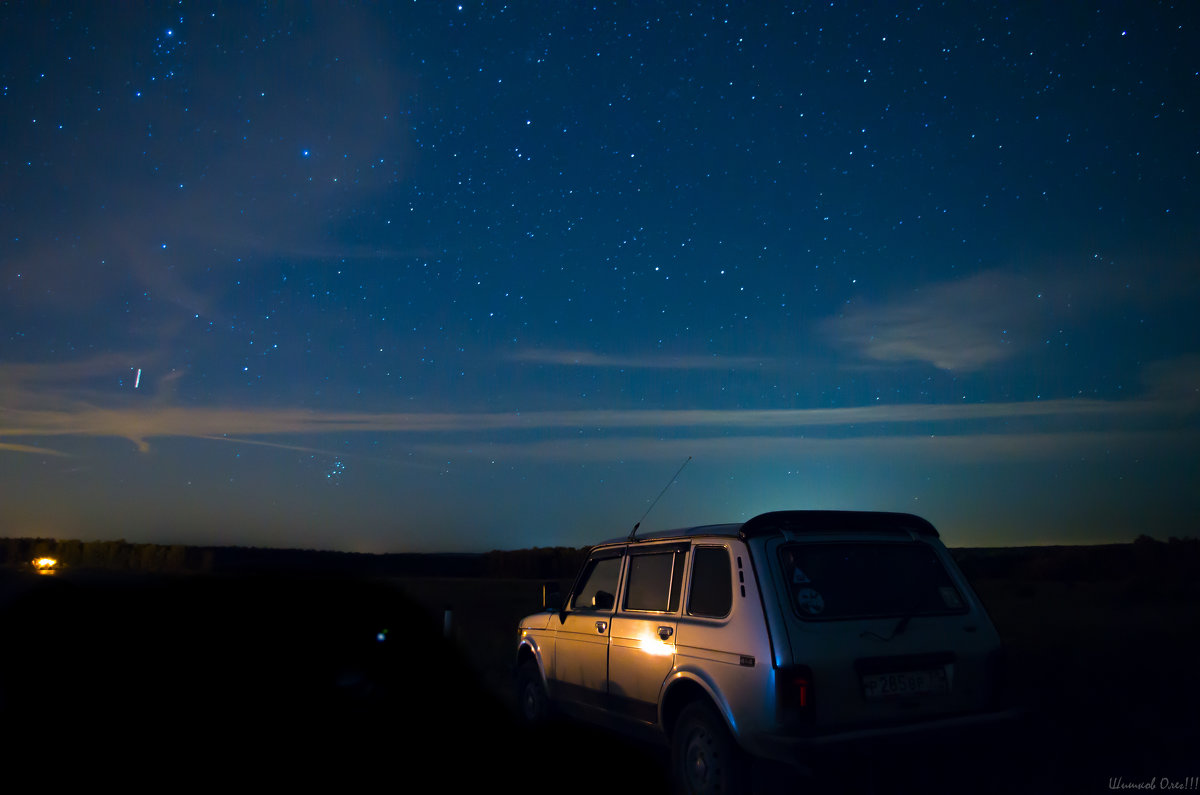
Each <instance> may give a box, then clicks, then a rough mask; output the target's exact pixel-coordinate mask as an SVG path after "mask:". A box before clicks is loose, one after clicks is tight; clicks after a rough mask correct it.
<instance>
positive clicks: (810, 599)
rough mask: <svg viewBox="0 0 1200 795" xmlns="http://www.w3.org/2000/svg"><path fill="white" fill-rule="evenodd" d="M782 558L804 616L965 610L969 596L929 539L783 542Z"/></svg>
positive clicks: (794, 604)
mask: <svg viewBox="0 0 1200 795" xmlns="http://www.w3.org/2000/svg"><path fill="white" fill-rule="evenodd" d="M779 561H780V565H781V567H782V571H783V576H784V579H785V581H786V582H787V587H788V590H789V594H790V596H791V602H792V609H793V610H795V611H796V614H797V615H798V616H800V618H803V619H805V620H810V621H811V620H830V619H845V618H868V617H874V616H919V615H937V614H947V613H964V612H966V610H967V603H966V600H965V599H964V598H963V595H962V593H960V592H959V590H958V588H957V587H955V585H954V582H953V581H952V580H951V579H950V575H949V573H948V572H947V571H946V568H945V566H943V565H942V562H941V561H940V560H939V559H938V556H937V553H936V552H935V551H934V549H933V548H932V547H931V546H929V545H928V544H926V543H923V542H920V541H916V542H907V543H887V542H844V543H841V542H839V543H819V544H785V545H783V546H782V547H780V550H779Z"/></svg>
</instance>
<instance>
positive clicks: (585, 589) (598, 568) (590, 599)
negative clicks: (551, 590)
mask: <svg viewBox="0 0 1200 795" xmlns="http://www.w3.org/2000/svg"><path fill="white" fill-rule="evenodd" d="M620 575H621V558H619V557H612V558H593V559H592V560H590V561H588V565H587V569H586V570H585V571H584V574H583V579H582V581H581V584H580V586H579V588H578V589H577V590H576V592H575V594H574V596H572V597H571V608H572V609H576V610H577V609H581V608H582V609H585V610H611V609H612V607H613V604H614V601H615V599H616V594H617V579H618V577H620Z"/></svg>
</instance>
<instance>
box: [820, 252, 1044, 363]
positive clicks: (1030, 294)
mask: <svg viewBox="0 0 1200 795" xmlns="http://www.w3.org/2000/svg"><path fill="white" fill-rule="evenodd" d="M1043 301H1044V299H1043V295H1042V294H1039V292H1038V290H1037V289H1036V288H1035V287H1034V286H1033V285H1032V284H1030V283H1028V282H1027V281H1025V280H1024V279H1022V278H1021V277H1019V276H1015V275H1012V274H1007V273H1001V272H998V271H989V272H985V273H980V274H976V275H974V276H970V277H968V278H966V279H962V280H959V281H954V282H945V283H940V284H934V285H931V286H928V287H925V288H922V289H920V290H917V291H914V292H913V293H911V294H909V295H906V296H905V297H903V298H900V299H896V300H893V301H890V302H886V303H883V304H878V305H870V304H861V305H857V306H852V307H851V308H849V309H847V310H846V311H845V312H844V313H842V314H841V315H839V316H838V317H835V318H831V319H829V320H827V321H826V322H825V323H824V324H823V331H824V332H825V334H826V335H827V336H828V337H829V338H830V339H831V340H832V341H833V342H834V344H835V345H837V346H839V347H843V348H848V349H850V350H851V351H853V352H855V353H857V354H858V355H860V356H862V357H863V358H865V359H868V360H872V361H876V362H888V363H898V362H928V363H929V364H932V365H934V366H935V367H939V368H941V369H943V370H960V371H972V370H980V369H983V368H985V367H987V366H989V365H992V364H995V363H996V362H999V361H1002V360H1004V359H1007V358H1009V357H1010V356H1012V355H1014V354H1015V353H1016V352H1017V351H1018V350H1019V349H1020V347H1021V346H1022V345H1023V344H1025V343H1026V342H1027V341H1028V340H1029V339H1030V338H1031V336H1032V331H1033V329H1034V328H1035V327H1036V326H1038V325H1039V319H1040V317H1041V316H1043V315H1044V314H1045V312H1046V308H1047V307H1046V304H1045V303H1043Z"/></svg>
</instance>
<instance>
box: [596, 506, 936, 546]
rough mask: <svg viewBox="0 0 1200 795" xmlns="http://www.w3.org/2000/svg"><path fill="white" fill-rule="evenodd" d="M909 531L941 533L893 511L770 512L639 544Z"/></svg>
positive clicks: (649, 537)
mask: <svg viewBox="0 0 1200 795" xmlns="http://www.w3.org/2000/svg"><path fill="white" fill-rule="evenodd" d="M897 530H902V531H907V532H913V533H918V534H920V535H924V536H931V537H933V538H938V531H937V530H936V529H934V527H933V525H932V524H930V523H929V522H928V521H927V520H925V519H922V518H921V517H920V516H915V515H914V514H911V513H892V512H890V511H770V512H769V513H762V514H759V515H758V516H755V517H754V518H753V519H750V520H749V521H747V522H743V523H740V524H738V523H732V524H706V525H697V526H696V527H681V528H677V529H674V530H656V531H654V532H651V533H644V534H641V535H636V536H634V538H633V543H635V544H636V543H638V542H639V541H667V540H672V539H681V540H686V539H691V538H694V537H696V536H725V537H728V538H752V537H755V536H764V535H773V534H775V533H780V532H791V533H841V532H848V533H863V532H881V531H882V532H888V531H897ZM627 543H630V540H629V537H628V536H626V537H621V538H610V539H609V540H607V541H604V542H602V543H600V544H597V545H596V546H597V547H605V546H611V545H615V544H627Z"/></svg>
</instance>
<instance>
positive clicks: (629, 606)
mask: <svg viewBox="0 0 1200 795" xmlns="http://www.w3.org/2000/svg"><path fill="white" fill-rule="evenodd" d="M683 559H684V553H683V552H682V551H676V550H669V551H666V552H656V553H653V554H648V555H644V554H639V555H631V556H630V557H629V575H628V577H629V581H628V583H626V588H625V609H626V610H651V611H655V612H659V613H674V612H675V611H676V610H678V609H679V591H680V587H681V586H682V585H683Z"/></svg>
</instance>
